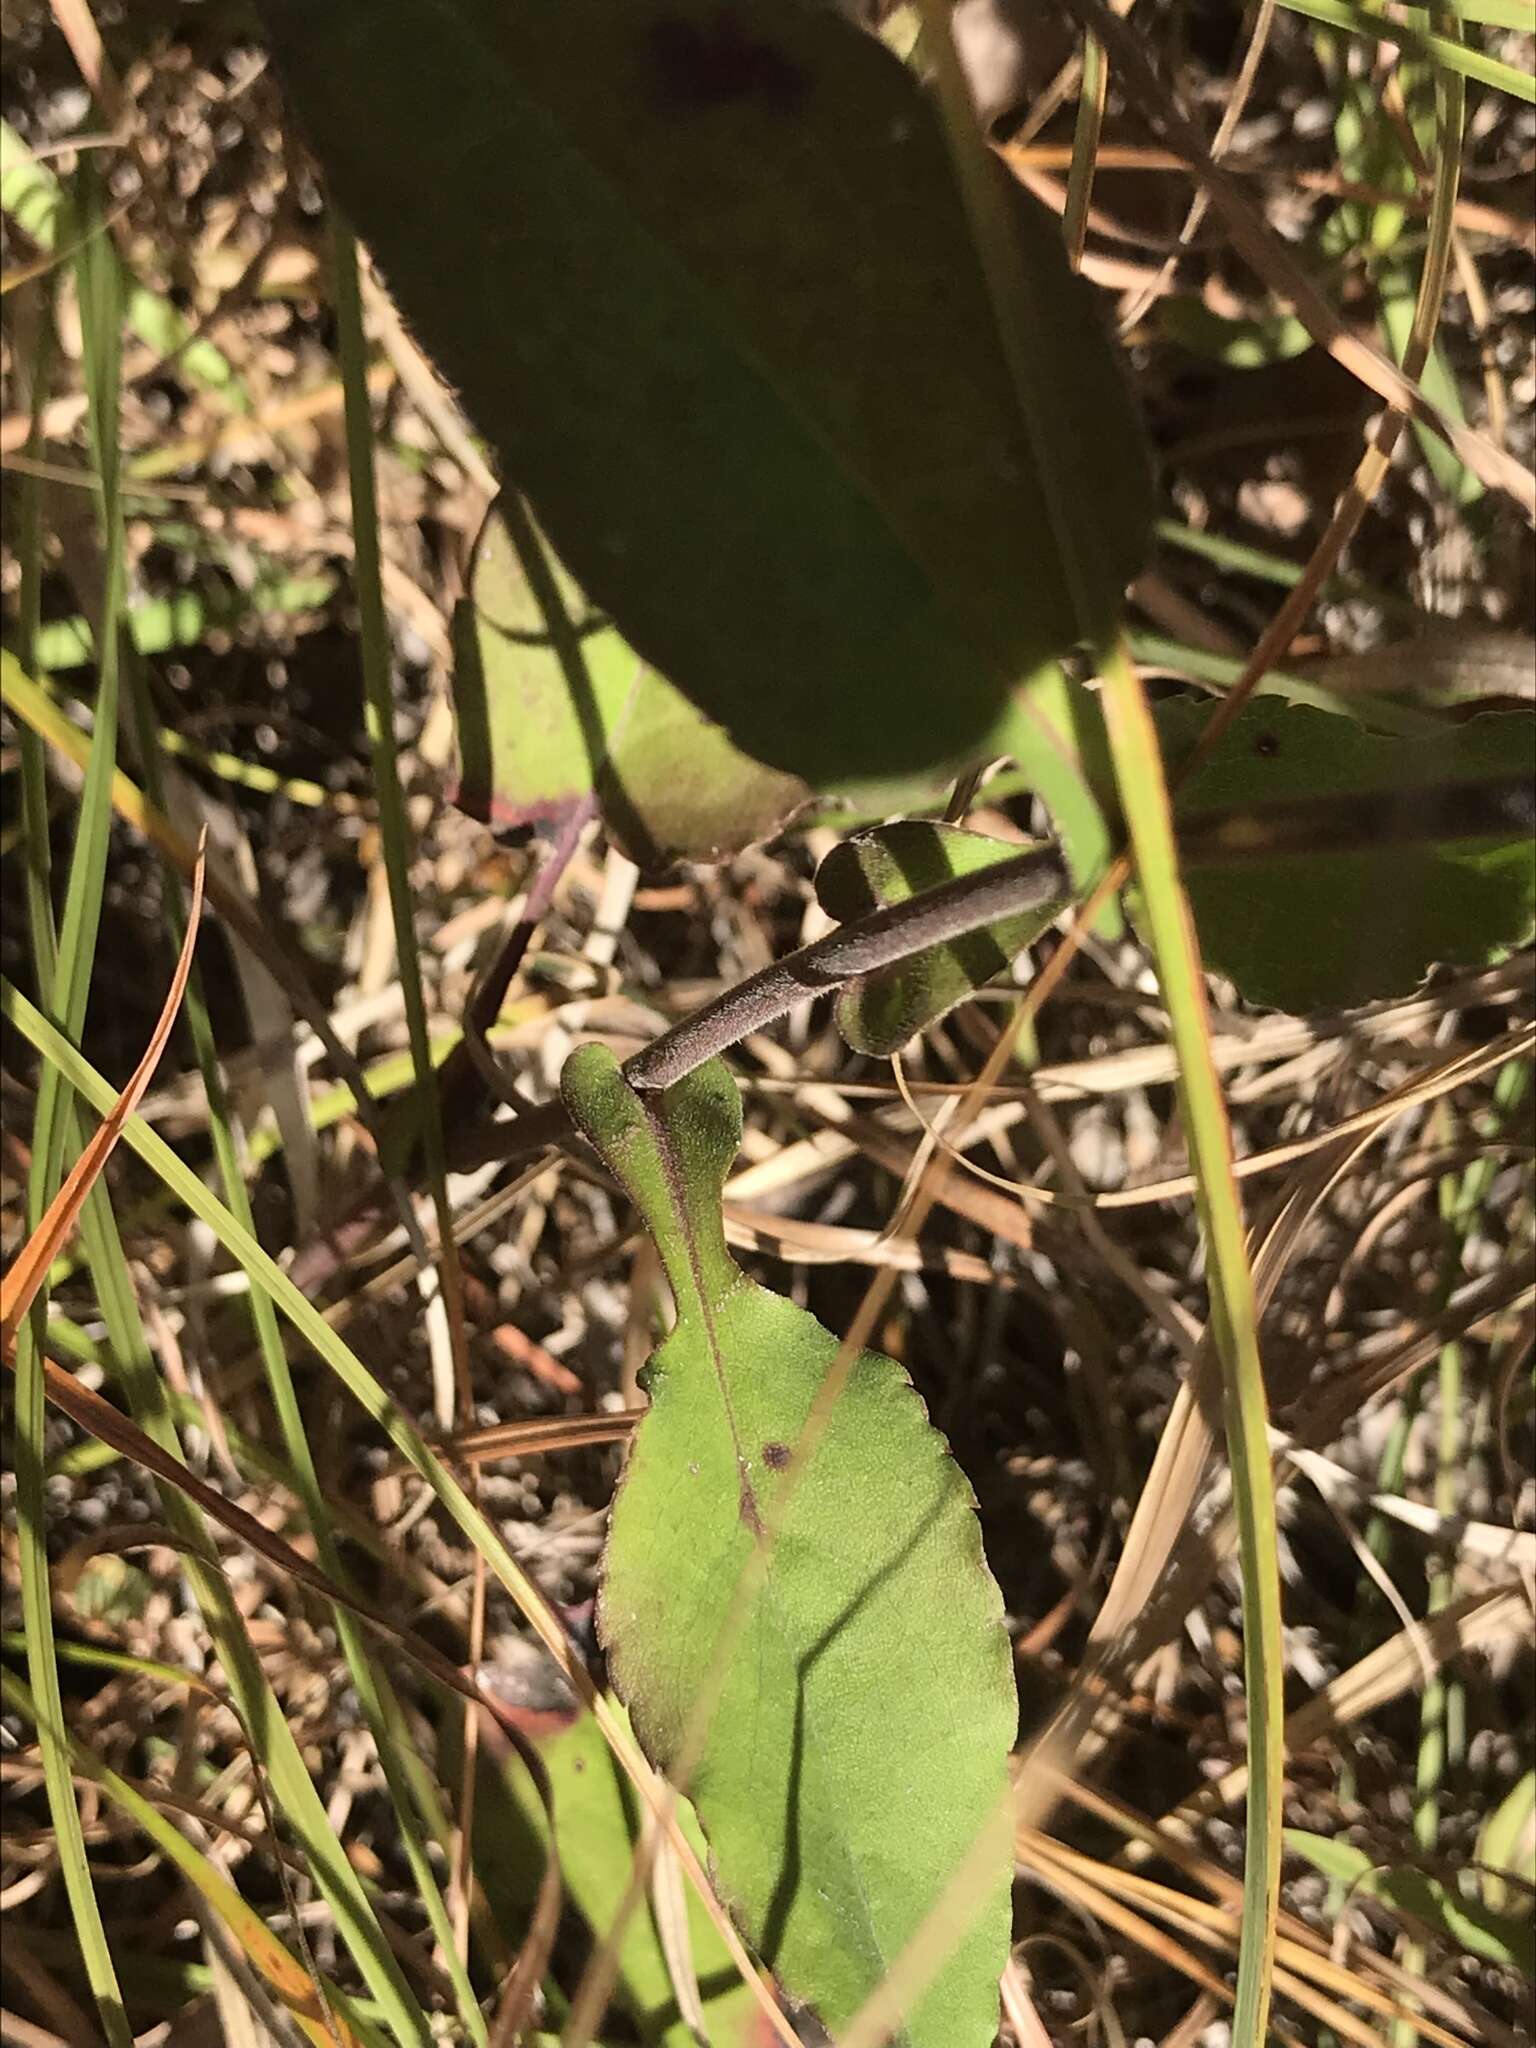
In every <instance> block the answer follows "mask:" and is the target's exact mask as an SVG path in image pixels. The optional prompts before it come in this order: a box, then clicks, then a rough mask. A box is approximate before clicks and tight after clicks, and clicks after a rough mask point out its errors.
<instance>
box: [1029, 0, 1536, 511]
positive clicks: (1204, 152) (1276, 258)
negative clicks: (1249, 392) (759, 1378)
mask: <svg viewBox="0 0 1536 2048" xmlns="http://www.w3.org/2000/svg"><path fill="white" fill-rule="evenodd" d="M1065 5H1066V8H1067V11H1068V12H1069V13H1070V14H1071V15H1073V16H1074V17H1075V19H1076V20H1077V21H1078V22H1079V23H1080V24H1081V26H1082V27H1083V28H1084V29H1091V30H1092V31H1093V32H1094V34H1096V35H1097V36H1099V37H1100V39H1101V40H1102V41H1103V44H1104V47H1105V49H1106V50H1108V52H1109V53H1110V56H1111V57H1112V58H1113V60H1114V64H1115V68H1116V71H1117V73H1118V74H1119V77H1120V81H1121V83H1122V85H1123V86H1124V87H1125V88H1126V90H1127V91H1128V93H1129V94H1130V96H1131V97H1132V98H1133V99H1134V100H1135V101H1136V103H1137V105H1138V106H1139V107H1140V109H1141V112H1142V113H1143V114H1144V115H1145V116H1146V118H1147V119H1148V120H1149V121H1150V122H1151V123H1152V125H1153V128H1154V129H1155V130H1156V131H1157V132H1158V133H1159V134H1160V135H1161V136H1162V138H1163V140H1164V141H1165V142H1166V143H1168V144H1169V146H1170V147H1172V148H1174V149H1177V150H1179V151H1180V152H1182V153H1183V154H1184V155H1185V156H1186V157H1187V158H1188V160H1189V162H1190V164H1191V165H1192V166H1193V168H1194V169H1195V171H1196V172H1197V174H1198V175H1199V177H1200V179H1201V181H1202V183H1203V185H1204V187H1205V190H1206V191H1207V192H1208V194H1209V195H1210V200H1211V204H1212V205H1213V206H1214V207H1215V208H1216V209H1217V211H1218V212H1219V213H1220V214H1221V216H1222V218H1223V220H1224V221H1225V222H1226V227H1227V233H1228V234H1229V235H1230V236H1231V238H1232V242H1233V245H1234V247H1235V248H1236V249H1237V250H1238V252H1239V254H1240V255H1241V256H1242V257H1243V258H1244V260H1245V261H1247V262H1248V263H1251V264H1252V265H1253V267H1254V269H1255V270H1256V271H1257V272H1258V274H1259V276H1260V277H1262V278H1263V279H1264V281H1265V283H1266V284H1268V286H1269V287H1270V289H1271V291H1273V292H1275V293H1276V294H1277V295H1278V296H1279V297H1280V298H1282V299H1288V300H1289V301H1290V303H1291V306H1292V307H1293V309H1294V311H1295V313H1296V317H1297V318H1298V319H1299V320H1300V321H1301V323H1302V325H1303V326H1304V327H1305V328H1306V330H1307V332H1308V333H1309V334H1310V335H1311V337H1312V339H1313V340H1314V341H1315V342H1316V343H1317V344H1318V346H1319V347H1320V348H1325V349H1327V351H1328V353H1329V354H1330V355H1331V356H1332V357H1333V358H1334V360H1335V361H1336V362H1337V363H1338V364H1340V366H1341V367H1342V368H1344V369H1346V370H1348V371H1349V372H1350V373H1351V375H1353V376H1355V377H1357V378H1358V379H1359V381H1360V382H1361V383H1362V384H1364V385H1366V386H1367V387H1368V388H1369V389H1370V390H1372V391H1374V392H1375V393H1376V394H1377V396H1378V397H1379V398H1382V399H1385V401H1386V403H1387V404H1388V405H1389V406H1391V407H1392V408H1393V409H1394V410H1395V411H1397V412H1399V413H1402V414H1404V415H1406V416H1407V417H1408V418H1410V419H1415V420H1417V421H1419V423H1420V424H1421V425H1422V426H1426V427H1428V428H1429V429H1430V431H1431V432H1432V433H1434V434H1436V435H1438V436H1439V438H1440V439H1441V440H1442V441H1444V443H1445V444H1446V446H1447V447H1448V448H1450V449H1451V450H1452V451H1453V453H1454V454H1456V455H1457V456H1458V457H1459V458H1460V460H1461V461H1462V462H1463V463H1464V464H1465V465H1466V467H1467V468H1468V469H1470V470H1471V471H1472V473H1473V474H1474V475H1475V476H1476V477H1478V478H1479V479H1480V480H1481V481H1482V482H1483V483H1485V484H1487V485H1488V486H1489V488H1490V489H1492V490H1497V491H1504V492H1507V493H1508V495H1509V496H1510V497H1512V498H1513V499H1514V501H1515V503H1516V504H1517V505H1519V506H1520V508H1521V510H1522V511H1523V512H1525V513H1526V514H1527V515H1528V516H1529V517H1532V518H1536V478H1533V477H1532V476H1531V474H1530V472H1529V471H1528V470H1526V469H1525V468H1524V467H1523V466H1522V465H1521V464H1520V463H1519V462H1518V461H1517V460H1516V459H1515V457H1514V456H1512V455H1510V454H1508V453H1506V451H1505V450H1504V449H1502V448H1496V447H1495V446H1494V444H1493V443H1492V442H1491V441H1490V440H1489V439H1488V438H1487V436H1486V435H1484V434H1479V433H1475V432H1474V431H1473V430H1472V429H1471V428H1468V427H1464V426H1462V425H1460V423H1459V422H1458V421H1456V420H1452V419H1449V418H1447V416H1446V415H1445V413H1444V412H1442V411H1441V409H1440V407H1439V406H1437V405H1435V404H1434V403H1433V402H1432V401H1431V400H1429V399H1428V398H1426V397H1425V395H1424V392H1423V390H1422V388H1421V387H1420V386H1419V384H1418V383H1417V382H1416V381H1415V380H1414V379H1413V378H1411V377H1408V376H1405V375H1404V373H1403V372H1402V371H1401V370H1400V369H1399V368H1398V366H1397V364H1396V363H1394V362H1391V361H1390V360H1389V359H1388V358H1387V357H1386V356H1384V355H1383V354H1382V353H1381V351H1380V350H1379V349H1377V348H1373V347H1372V346H1371V344H1370V343H1369V342H1366V341H1362V340H1361V339H1360V337H1359V336H1358V335H1356V334H1353V333H1352V332H1351V331H1350V329H1349V328H1348V327H1347V326H1346V325H1345V323H1344V322H1343V320H1342V319H1341V318H1340V317H1339V315H1338V314H1337V313H1335V312H1334V310H1333V308H1332V307H1331V306H1330V305H1329V304H1328V302H1327V300H1326V299H1325V298H1324V297H1323V295H1322V293H1321V292H1320V291H1319V290H1318V288H1317V286H1316V285H1314V284H1313V282H1312V280H1311V278H1310V277H1308V275H1307V273H1306V271H1305V270H1304V269H1303V268H1302V266H1301V265H1300V264H1299V263H1298V262H1297V261H1296V259H1295V257H1294V256H1293V255H1292V254H1291V253H1290V251H1289V250H1288V249H1287V248H1286V246H1285V244H1284V243H1283V242H1281V241H1280V239H1279V238H1278V237H1277V236H1276V235H1275V234H1274V233H1273V232H1272V231H1271V229H1270V228H1269V227H1268V225H1267V224H1266V223H1265V221H1264V219H1263V218H1262V216H1261V215H1260V214H1258V213H1257V212H1256V211H1255V210H1254V208H1253V207H1252V206H1251V205H1250V204H1249V202H1248V200H1247V199H1246V198H1245V197H1244V195H1243V193H1242V192H1241V191H1240V190H1239V188H1238V185H1237V181H1236V180H1235V179H1234V178H1233V177H1232V176H1231V174H1230V173H1229V172H1227V171H1225V170H1223V169H1222V167H1221V166H1220V165H1219V164H1217V163H1216V162H1215V161H1214V160H1213V159H1212V156H1211V153H1210V151H1209V150H1208V149H1207V147H1206V145H1205V140H1204V137H1203V136H1202V135H1201V134H1200V131H1199V129H1198V128H1197V127H1196V126H1195V124H1194V122H1193V121H1191V120H1190V119H1189V117H1188V116H1187V115H1186V114H1185V113H1184V111H1183V109H1182V108H1181V107H1180V106H1179V105H1178V103H1177V101H1176V100H1175V98H1174V96H1173V94H1172V92H1171V91H1170V90H1169V88H1168V87H1167V85H1165V84H1164V82H1163V81H1162V80H1161V79H1159V78H1158V76H1157V74H1156V72H1155V71H1154V70H1153V68H1152V65H1151V63H1150V61H1149V59H1148V57H1147V54H1146V50H1145V48H1144V46H1143V44H1142V42H1141V40H1140V39H1139V38H1138V37H1137V36H1136V35H1135V34H1134V33H1133V32H1132V31H1131V30H1130V29H1129V28H1128V27H1127V26H1126V24H1125V23H1124V22H1122V21H1120V20H1119V19H1118V17H1117V16H1116V15H1115V14H1114V12H1113V11H1112V10H1111V9H1110V8H1109V7H1108V6H1106V5H1105V4H1104V0H1065Z"/></svg>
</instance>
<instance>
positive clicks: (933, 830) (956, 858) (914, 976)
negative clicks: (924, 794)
mask: <svg viewBox="0 0 1536 2048" xmlns="http://www.w3.org/2000/svg"><path fill="white" fill-rule="evenodd" d="M1021 850H1022V849H1021V848H1020V847H1018V846H1014V845H1010V844H1009V843H1008V842H1007V841H1006V840H1002V839H988V838H986V837H985V836H984V835H983V834H982V833H980V832H967V831H965V830H963V829H962V828H961V827H960V826H958V825H936V824H932V823H930V822H928V821H927V820H926V819H922V818H903V819H900V820H898V822H897V823H896V824H894V825H877V826H876V827H875V828H874V829H873V830H872V831H869V832H858V833H855V834H854V836H853V837H852V838H851V839H845V840H844V841H843V842H842V844H841V845H840V846H834V847H833V849H832V851H831V852H830V853H829V854H828V855H827V857H826V859H825V860H824V861H823V862H822V864H821V866H820V867H819V868H818V869H817V870H816V896H817V900H818V901H819V902H820V904H821V907H822V909H823V910H825V911H826V912H827V914H828V916H829V917H835V918H837V920H838V921H839V922H840V923H843V924H846V923H848V922H849V921H850V920H851V919H853V918H856V917H867V916H868V915H869V913H870V912H871V911H874V910H883V909H884V908H885V907H886V906H887V905H888V904H892V903H905V902H906V901H907V900H908V899H909V898H910V897H912V896H916V895H919V894H921V892H922V891H923V890H924V889H932V888H934V887H936V886H937V885H938V884H939V883H940V882H948V881H952V880H953V879H954V878H955V877H956V876H957V875H973V874H976V873H977V872H978V871H979V870H981V869H982V868H988V867H995V866H996V865H997V864H998V862H999V861H1005V860H1012V859H1013V858H1014V856H1015V855H1016V854H1018V853H1019V852H1020V851H1021ZM1061 910H1062V905H1061V904H1059V903H1055V904H1050V905H1048V906H1047V907H1046V908H1045V909H1044V910H1035V911H1029V912H1026V913H1025V914H1024V915H1022V916H1019V917H1005V918H1000V919H999V920H998V921H997V923H996V924H990V925H988V926H986V927H985V929H984V930H982V931H978V932H968V933H967V934H966V935H965V937H964V938H959V939H951V940H949V941H947V942H946V943H945V944H944V945H942V946H928V947H925V948H924V950H923V951H922V952H920V953H914V954H913V955H912V956H911V957H910V959H906V960H902V961H899V962H898V963H897V964H896V965H895V966H894V967H883V968H881V969H880V970H879V971H878V972H877V973H874V974H865V975H861V976H860V977H859V978H858V979H857V980H856V981H851V982H849V983H848V984H847V986H846V987H845V988H844V989H842V991H841V992H840V993H839V995H838V998H837V1028H838V1030H839V1031H840V1032H841V1033H842V1034H843V1037H844V1038H845V1039H846V1040H847V1042H848V1044H849V1045H851V1046H852V1047H853V1049H854V1051H855V1052H867V1053H874V1054H876V1055H878V1056H879V1057H881V1058H884V1057H885V1056H887V1055H888V1054H890V1053H893V1052H895V1051H896V1050H897V1049H898V1047H900V1046H903V1045H905V1044H906V1043H907V1041H908V1039H910V1038H915V1037H916V1036H917V1034H918V1032H919V1031H922V1030H924V1029H925V1028H926V1027H927V1026H928V1025H929V1024H932V1023H933V1022H934V1021H935V1020H936V1019H937V1018H939V1017H942V1016H944V1015H945V1014H946V1013H947V1012H948V1011H950V1010H952V1009H954V1007H955V1005H956V1004H957V1003H963V1002H964V1001H965V999H966V997H967V996H968V995H970V994H971V993H972V992H973V991H974V990H976V989H978V988H981V987H983V986H984V985H985V983H987V982H989V981H995V980H996V979H997V977H998V975H1000V974H1002V973H1005V972H1006V970H1007V968H1008V966H1009V964H1010V962H1011V961H1012V960H1013V959H1014V958H1015V956H1016V955H1017V954H1019V953H1022V952H1023V950H1024V948H1025V947H1026V946H1027V945H1029V944H1030V943H1031V941H1032V940H1034V939H1036V938H1038V937H1039V935H1040V933H1041V932H1043V931H1044V930H1045V928H1046V927H1047V925H1049V924H1050V923H1051V922H1052V920H1053V919H1054V918H1056V917H1058V916H1059V915H1060V913H1061Z"/></svg>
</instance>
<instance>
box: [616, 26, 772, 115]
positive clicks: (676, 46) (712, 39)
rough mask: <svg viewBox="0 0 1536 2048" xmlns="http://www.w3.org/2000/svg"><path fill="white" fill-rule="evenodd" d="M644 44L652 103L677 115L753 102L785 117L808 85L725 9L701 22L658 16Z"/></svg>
mask: <svg viewBox="0 0 1536 2048" xmlns="http://www.w3.org/2000/svg"><path fill="white" fill-rule="evenodd" d="M645 40H646V55H647V57H648V58H649V61H650V68H651V73H652V76H653V78H654V80H655V87H656V97H657V99H658V100H659V101H660V102H661V104H662V105H663V106H664V107H667V108H670V109H672V110H674V111H676V112H679V113H700V112H704V111H706V110H707V109H709V108H711V107H720V106H729V105H731V104H732V103H735V102H740V101H744V100H755V101H757V103H758V104H759V105H761V106H765V107H770V108H772V109H773V110H774V111H775V112H776V113H784V114H787V113H791V112H793V110H794V109H795V108H796V107H797V106H799V104H800V102H801V101H802V100H803V99H804V97H805V92H806V87H807V86H808V84H809V83H810V80H809V78H808V76H807V74H806V73H805V72H804V71H803V70H802V69H801V67H800V66H799V65H798V64H796V63H795V61H794V60H793V58H790V57H786V56H785V54H784V52H783V51H782V50H779V49H775V47H774V45H773V44H772V43H767V42H764V41H763V40H762V38H761V37H760V36H756V35H752V34H749V33H748V31H747V30H746V29H744V28H743V27H742V25H741V23H740V22H739V21H738V20H737V19H736V17H735V15H734V14H733V13H732V12H731V10H730V9H729V8H728V7H726V6H720V7H717V8H716V10H715V12H714V13H713V14H712V15H709V16H707V17H706V18H704V19H701V20H689V19H687V18H686V17H684V16H681V15H663V16H662V17H661V18H660V20H658V21H653V22H652V23H651V25H650V27H649V28H648V29H647V31H646V39H645Z"/></svg>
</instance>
